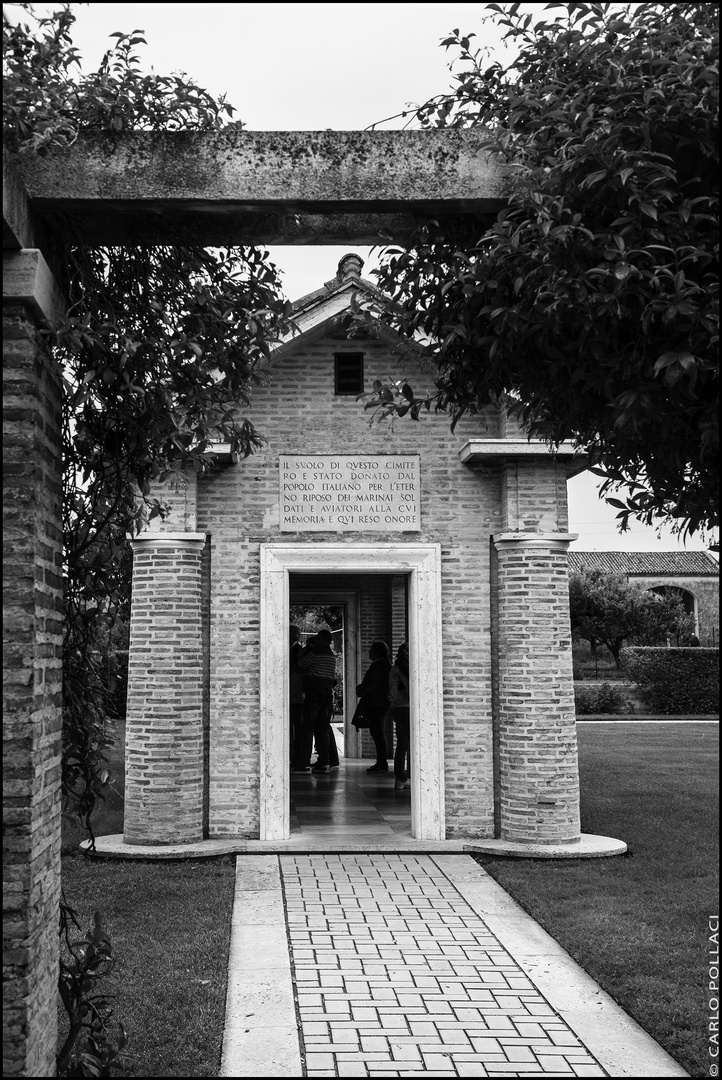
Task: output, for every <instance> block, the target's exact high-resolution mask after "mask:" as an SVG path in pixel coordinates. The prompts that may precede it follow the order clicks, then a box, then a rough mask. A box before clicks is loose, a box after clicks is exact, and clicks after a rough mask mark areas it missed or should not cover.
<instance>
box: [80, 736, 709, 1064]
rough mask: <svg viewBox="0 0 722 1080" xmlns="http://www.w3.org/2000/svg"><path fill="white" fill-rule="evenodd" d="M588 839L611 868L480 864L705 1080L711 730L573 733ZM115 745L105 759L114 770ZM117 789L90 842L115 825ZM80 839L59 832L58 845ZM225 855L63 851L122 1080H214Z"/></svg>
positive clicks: (226, 900)
mask: <svg viewBox="0 0 722 1080" xmlns="http://www.w3.org/2000/svg"><path fill="white" fill-rule="evenodd" d="M578 732H579V756H580V770H581V790H582V828H583V830H584V832H591V833H601V834H603V835H606V836H617V837H620V838H622V839H624V840H625V841H626V842H627V844H628V845H629V854H628V855H626V856H622V857H617V858H613V859H591V860H578V861H577V860H565V859H556V860H539V859H534V860H526V859H524V860H522V859H496V858H489V857H487V856H478V860H479V861H480V862H481V863H482V865H483V866H484V867H485V868H486V869H487V870H488V871H489V873H491V874H492V876H493V877H494V878H495V879H496V880H497V881H498V882H499V883H500V884H501V885H503V886H504V888H506V889H507V890H508V891H509V892H510V893H511V894H512V896H514V897H515V899H516V900H517V901H518V902H519V903H520V904H521V905H522V906H523V907H524V908H525V909H526V910H527V911H528V912H529V913H530V914H531V915H533V916H534V918H536V919H537V920H538V921H539V922H540V923H541V924H542V925H543V926H544V927H545V928H546V929H547V930H548V931H549V932H550V933H551V934H552V935H553V937H555V938H556V939H557V941H559V942H560V944H561V945H563V946H564V948H565V949H567V950H568V952H570V953H571V954H572V956H574V957H575V959H576V960H577V961H578V962H579V963H580V964H581V965H582V967H583V968H585V970H586V971H588V972H589V973H590V975H592V976H593V978H595V979H596V980H597V981H598V982H599V983H600V984H601V985H602V986H603V987H604V989H605V990H607V992H608V993H609V994H611V996H612V997H613V998H614V999H615V1000H616V1001H618V1002H619V1004H620V1005H622V1006H623V1008H625V1009H626V1010H627V1012H628V1013H630V1015H632V1016H633V1017H634V1018H635V1019H636V1020H637V1021H638V1022H639V1023H640V1024H641V1025H642V1027H643V1028H645V1030H647V1031H648V1032H649V1033H650V1034H651V1035H652V1036H653V1037H654V1038H655V1039H657V1041H658V1042H659V1043H661V1045H662V1046H664V1048H665V1049H666V1050H667V1051H668V1053H670V1054H671V1055H672V1056H673V1057H674V1058H675V1059H676V1060H677V1061H679V1063H680V1064H681V1065H682V1066H683V1067H684V1068H685V1069H686V1070H687V1071H688V1072H689V1073H690V1074H691V1075H692V1076H706V1075H708V1072H709V1059H708V1057H707V1044H706V1031H707V994H706V992H705V987H706V981H707V977H706V959H707V918H708V916H709V915H711V914H716V913H717V912H718V891H717V888H718V874H717V868H718V855H717V840H718V782H717V771H718V741H717V740H718V726H717V725H716V724H699V723H691V722H687V723H680V724H660V725H656V724H643V725H642V724H634V723H629V722H622V721H616V722H614V723H609V724H607V723H604V724H580V725H579V727H578ZM121 750H122V747H121V746H120V745H119V746H118V747H117V748H115V749H114V751H113V758H114V759H117V760H119V759H120V757H121ZM117 787H118V794H117V795H115V794H111V795H109V797H108V799H107V800H106V803H105V805H104V807H103V809H102V810H101V812H100V814H99V818H98V821H97V823H96V828H97V831H98V833H99V834H103V833H112V832H120V831H121V828H122V814H121V810H122V774H121V776H120V777H119V779H118V784H117ZM78 836H79V834H76V833H75V832H73V831H69V832H66V834H65V837H64V850H65V851H66V852H68V851H70V850H73V849H76V844H77V839H78ZM233 868H234V859H233V857H230V856H227V857H223V858H219V859H200V860H186V861H183V860H178V861H168V862H155V863H154V862H150V861H135V860H127V861H124V860H108V859H92V860H91V859H86V858H85V857H83V856H77V855H76V856H66V857H65V858H64V860H63V884H64V887H65V890H66V894H67V897H68V899H69V901H70V902H71V903H73V904H74V905H75V906H76V907H77V908H78V910H80V911H81V913H82V914H83V917H84V919H86V920H89V918H90V916H91V915H92V912H93V911H94V910H95V909H96V908H98V909H100V910H101V911H102V912H103V916H104V921H105V923H106V925H107V927H108V929H109V931H110V935H111V939H112V941H113V944H114V947H115V951H116V954H117V956H118V958H119V960H118V972H117V976H116V979H115V991H116V994H117V998H116V1007H117V1015H118V1016H119V1017H121V1018H122V1020H123V1022H124V1024H125V1026H126V1028H127V1030H128V1047H127V1049H128V1051H129V1052H130V1053H131V1054H132V1055H133V1060H132V1061H131V1063H130V1065H129V1067H128V1068H127V1070H126V1075H128V1076H217V1075H218V1066H219V1062H220V1048H221V1039H222V1024H223V1019H224V1003H225V977H226V965H227V960H228V942H229V939H230V917H231V907H232V899H233Z"/></svg>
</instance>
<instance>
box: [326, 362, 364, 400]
mask: <svg viewBox="0 0 722 1080" xmlns="http://www.w3.org/2000/svg"><path fill="white" fill-rule="evenodd" d="M333 363H334V393H335V394H336V396H339V395H341V394H363V392H364V354H363V353H351V352H344V353H336V355H335V356H334V358H333Z"/></svg>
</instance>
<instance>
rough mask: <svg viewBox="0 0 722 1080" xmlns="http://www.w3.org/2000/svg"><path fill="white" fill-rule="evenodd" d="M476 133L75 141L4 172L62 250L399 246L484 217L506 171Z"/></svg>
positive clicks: (504, 190) (245, 134)
mask: <svg viewBox="0 0 722 1080" xmlns="http://www.w3.org/2000/svg"><path fill="white" fill-rule="evenodd" d="M484 137H485V134H484V132H483V131H478V130H477V131H456V130H444V131H437V130H433V131H306V132H304V131H301V132H299V131H242V130H236V129H226V130H224V131H220V132H165V133H162V134H153V133H133V134H121V135H106V134H103V135H100V134H99V135H90V134H84V135H82V136H81V137H80V138H79V139H78V141H77V142H76V143H75V144H74V146H73V147H72V148H71V149H70V150H68V151H65V152H54V153H52V154H48V155H46V156H44V157H36V156H30V155H27V156H19V157H18V158H17V159H16V161H15V165H16V168H17V172H18V175H19V177H20V179H21V181H22V185H23V187H24V190H25V192H26V193H27V199H28V201H29V205H30V208H31V210H32V213H33V215H34V218H35V220H36V222H43V223H44V224H45V225H46V226H47V228H48V230H49V231H51V232H52V233H54V234H56V235H58V234H66V235H72V238H73V239H74V241H75V242H80V243H86V244H126V243H173V242H182V243H198V244H203V245H214V244H234V243H235V244H238V243H245V244H248V243H267V244H270V243H276V244H294V243H295V244H336V243H342V244H343V243H369V242H370V243H375V242H377V241H378V240H380V239H383V238H384V235H385V234H390V235H392V236H393V237H394V238H395V239H401V238H402V237H403V236H404V235H405V234H406V233H408V231H409V230H410V229H411V228H412V227H413V224H414V223H415V222H416V221H417V220H419V219H420V218H423V217H428V216H429V215H432V216H433V215H436V214H472V215H481V216H489V215H494V214H496V213H497V212H498V211H499V209H501V208H502V207H503V206H504V205H505V203H506V198H507V195H508V184H509V171H508V169H507V168H506V167H505V166H503V165H502V164H501V163H499V162H498V161H497V160H496V159H495V157H494V156H493V155H492V154H490V153H489V152H488V151H486V150H483V149H482V143H483V141H484ZM11 191H12V189H11ZM14 202H15V203H16V202H17V194H16V192H15V193H14ZM17 216H18V212H17V209H13V207H12V206H11V214H10V217H11V219H12V220H15V219H16V218H17ZM16 231H17V230H16ZM26 246H27V245H26Z"/></svg>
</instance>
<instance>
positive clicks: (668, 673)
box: [624, 647, 719, 715]
mask: <svg viewBox="0 0 722 1080" xmlns="http://www.w3.org/2000/svg"><path fill="white" fill-rule="evenodd" d="M624 663H625V668H626V670H627V674H628V675H629V678H630V679H631V680H632V681H633V682H634V683H636V685H637V686H638V687H639V691H640V694H641V696H642V697H643V699H644V701H645V702H646V703H647V704H648V705H649V706H650V707H651V708H652V709H654V711H655V712H660V713H663V714H665V715H680V714H684V713H692V714H700V713H703V714H704V713H716V712H719V649H693V648H686V649H660V648H642V647H638V648H631V649H627V650H626V651H625V653H624Z"/></svg>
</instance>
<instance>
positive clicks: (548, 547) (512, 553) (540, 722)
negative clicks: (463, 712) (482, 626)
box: [494, 533, 580, 844]
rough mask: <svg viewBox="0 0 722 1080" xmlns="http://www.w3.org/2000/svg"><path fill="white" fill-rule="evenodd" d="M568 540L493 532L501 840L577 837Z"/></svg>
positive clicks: (547, 840)
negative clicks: (496, 589)
mask: <svg viewBox="0 0 722 1080" xmlns="http://www.w3.org/2000/svg"><path fill="white" fill-rule="evenodd" d="M572 539H573V537H572V536H570V535H569V534H566V535H565V534H556V535H554V534H551V535H544V534H531V533H526V534H524V533H507V534H502V535H501V536H496V537H494V545H495V547H496V551H497V558H498V599H499V615H498V639H497V654H498V668H499V705H498V709H499V718H498V726H499V741H498V747H499V750H498V752H499V758H498V761H499V787H500V797H499V820H500V832H501V839H502V840H513V841H517V842H520V843H537V844H544V843H548V844H551V843H556V842H560V841H574V840H577V839H579V836H580V822H579V772H578V766H577V742H576V721H575V713H574V682H573V675H572V645H571V626H570V622H569V587H568V575H567V548H568V546H569V542H570V540H572Z"/></svg>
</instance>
